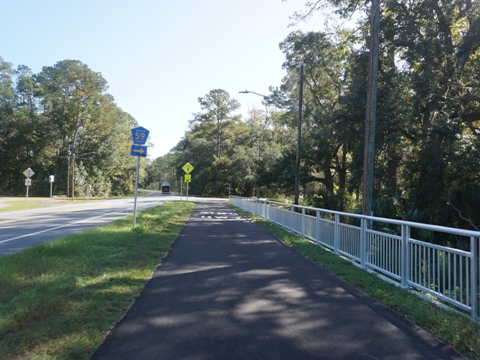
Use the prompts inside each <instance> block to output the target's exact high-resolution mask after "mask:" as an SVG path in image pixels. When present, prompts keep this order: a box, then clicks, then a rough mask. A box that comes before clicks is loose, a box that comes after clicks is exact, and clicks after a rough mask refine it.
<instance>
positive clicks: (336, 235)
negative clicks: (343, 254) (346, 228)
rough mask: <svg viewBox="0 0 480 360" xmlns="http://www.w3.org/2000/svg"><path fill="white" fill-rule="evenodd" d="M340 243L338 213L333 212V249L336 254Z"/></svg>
mask: <svg viewBox="0 0 480 360" xmlns="http://www.w3.org/2000/svg"><path fill="white" fill-rule="evenodd" d="M339 243H340V215H339V214H335V225H334V227H333V250H334V252H335V254H338V248H339V245H340V244H339Z"/></svg>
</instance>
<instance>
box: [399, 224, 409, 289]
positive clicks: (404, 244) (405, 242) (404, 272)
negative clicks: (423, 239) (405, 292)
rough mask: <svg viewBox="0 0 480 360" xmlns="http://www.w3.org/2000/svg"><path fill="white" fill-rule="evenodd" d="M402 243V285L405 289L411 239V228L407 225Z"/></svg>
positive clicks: (403, 232) (404, 228) (404, 226)
mask: <svg viewBox="0 0 480 360" xmlns="http://www.w3.org/2000/svg"><path fill="white" fill-rule="evenodd" d="M401 228H402V234H401V236H402V240H401V241H402V242H401V244H400V277H401V279H400V284H401V285H402V287H403V288H404V289H405V288H407V287H408V286H407V284H408V281H407V280H408V272H407V268H408V266H407V255H408V254H407V253H408V251H407V248H408V239H409V238H410V227H409V226H407V225H402V227H401Z"/></svg>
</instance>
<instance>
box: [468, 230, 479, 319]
mask: <svg viewBox="0 0 480 360" xmlns="http://www.w3.org/2000/svg"><path fill="white" fill-rule="evenodd" d="M479 241H480V238H478V237H473V236H472V237H471V238H470V252H471V261H472V263H471V264H470V271H471V274H470V279H471V280H470V281H471V285H470V289H471V291H470V296H471V306H472V310H471V311H472V314H471V315H472V318H473V320H477V319H478V317H479V313H478V305H479V304H478V302H479V299H478V296H479V295H478V294H479V289H478V271H479V266H480V259H479V253H478V250H479V249H478V245H479V244H478V242H479Z"/></svg>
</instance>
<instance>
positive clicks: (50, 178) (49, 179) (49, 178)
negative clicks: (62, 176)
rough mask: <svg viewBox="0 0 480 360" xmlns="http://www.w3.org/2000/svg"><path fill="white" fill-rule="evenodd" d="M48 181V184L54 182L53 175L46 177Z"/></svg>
mask: <svg viewBox="0 0 480 360" xmlns="http://www.w3.org/2000/svg"><path fill="white" fill-rule="evenodd" d="M48 181H50V183H53V182H54V181H55V175H50V176H49V177H48Z"/></svg>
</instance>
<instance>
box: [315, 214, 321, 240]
mask: <svg viewBox="0 0 480 360" xmlns="http://www.w3.org/2000/svg"><path fill="white" fill-rule="evenodd" d="M315 212H316V215H317V216H316V218H315V242H316V243H317V244H318V243H320V210H315Z"/></svg>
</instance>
